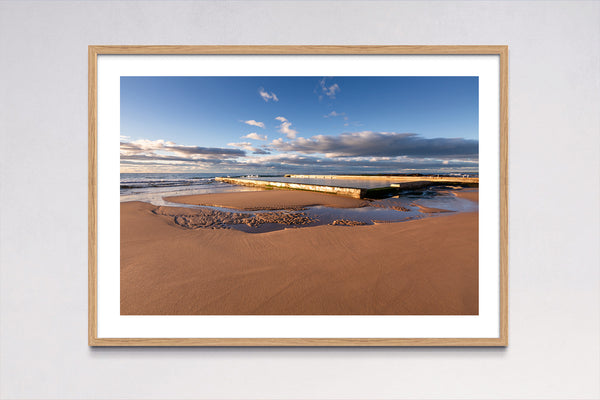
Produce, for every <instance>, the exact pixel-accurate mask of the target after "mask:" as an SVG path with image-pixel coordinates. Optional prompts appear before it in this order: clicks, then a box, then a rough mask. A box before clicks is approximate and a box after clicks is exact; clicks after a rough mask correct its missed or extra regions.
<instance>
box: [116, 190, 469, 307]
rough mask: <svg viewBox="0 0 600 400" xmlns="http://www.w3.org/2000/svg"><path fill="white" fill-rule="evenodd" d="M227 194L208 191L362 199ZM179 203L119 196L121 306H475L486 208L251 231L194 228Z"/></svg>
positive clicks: (249, 198)
mask: <svg viewBox="0 0 600 400" xmlns="http://www.w3.org/2000/svg"><path fill="white" fill-rule="evenodd" d="M256 193H266V194H268V195H273V194H275V193H292V194H294V195H295V194H300V195H301V196H297V197H295V196H290V195H283V197H285V199H283V197H282V198H280V199H277V200H276V201H275V200H272V199H271V200H268V199H270V197H269V196H266V197H260V196H258V195H256ZM227 195H231V196H225V194H222V195H221V194H219V195H205V196H213V197H214V198H218V200H219V201H218V202H216V201H215V202H214V203H215V205H216V204H218V205H222V206H225V205H226V206H228V207H233V206H234V205H237V206H241V207H240V208H242V207H243V208H245V207H250V208H252V207H262V206H265V205H273V206H278V207H279V206H281V204H284V203H283V201H284V200H285V201H286V202H285V204H287V205H290V206H293V207H301V206H306V205H309V204H310V205H313V204H314V203H317V204H322V203H319V202H320V201H323V200H321V196H326V197H327V198H328V199H327V203H328V205H334V204H335V205H336V206H338V207H340V206H344V204H346V206H349V205H347V204H349V203H347V201H348V200H351V201H352V202H360V201H361V200H356V199H347V198H343V197H340V196H333V195H321V194H319V193H310V192H299V191H265V192H241V193H231V194H229V193H228V194H227ZM223 196H224V197H223ZM315 196H318V197H319V198H317V197H315ZM185 197H195V196H185ZM259 197H260V198H259ZM329 197H333V198H334V199H331V198H329ZM214 198H213V199H212V200H211V201H213V200H214ZM223 199H225V200H227V202H226V203H225V202H224V200H223ZM185 200H187V201H191V200H189V199H185ZM196 200H197V199H196ZM259 200H260V201H259ZM171 201H172V199H171ZM265 202H266V203H265ZM329 203H331V204H329ZM192 204H194V203H192ZM161 209H162V211H161ZM174 209H175V211H173V210H174ZM177 209H178V208H177V207H175V208H169V210H166V211H165V208H164V207H156V206H153V205H151V204H148V203H141V202H128V203H122V204H121V314H123V315H352V314H354V315H473V314H477V313H478V242H477V241H478V225H477V219H478V213H459V214H451V215H441V216H438V217H434V218H425V219H422V220H414V221H408V222H400V223H385V224H375V225H366V226H344V225H341V226H333V225H322V226H315V227H302V228H292V229H285V230H279V231H272V232H267V233H260V234H254V233H245V232H241V231H238V230H234V229H208V228H210V226H209V227H204V226H201V227H198V226H193V227H192V228H193V229H190V227H186V226H182V225H179V224H177V223H176V222H175V219H176V218H177V211H176V210H177ZM189 210H190V209H187V210H186V211H185V213H187V214H189V212H190V211H189ZM198 212H200V211H198ZM207 220H210V217H207ZM213 228H214V226H213Z"/></svg>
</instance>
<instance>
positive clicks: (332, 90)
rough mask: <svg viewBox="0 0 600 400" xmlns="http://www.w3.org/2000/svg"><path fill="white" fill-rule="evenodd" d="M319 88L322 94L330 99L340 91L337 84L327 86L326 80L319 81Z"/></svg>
mask: <svg viewBox="0 0 600 400" xmlns="http://www.w3.org/2000/svg"><path fill="white" fill-rule="evenodd" d="M319 86H321V91H322V92H323V94H325V96H327V97H329V98H330V99H335V94H336V93H338V92H340V91H341V89H340V86H339V85H338V84H337V83H334V84H333V85H329V86H327V78H323V79H321V80H320V81H319Z"/></svg>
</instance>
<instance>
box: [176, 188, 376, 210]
mask: <svg viewBox="0 0 600 400" xmlns="http://www.w3.org/2000/svg"><path fill="white" fill-rule="evenodd" d="M165 200H167V201H170V202H173V203H182V204H194V205H202V206H216V207H227V208H235V209H238V210H280V209H288V210H289V209H298V208H304V207H310V206H319V205H320V206H326V207H336V208H353V207H364V206H366V205H368V204H369V203H368V202H367V201H365V200H359V199H354V198H351V197H343V196H337V195H334V194H326V193H317V192H304V191H300V190H261V191H256V192H247V193H244V194H243V195H241V196H240V195H239V193H213V194H202V195H193V196H176V197H166V198H165Z"/></svg>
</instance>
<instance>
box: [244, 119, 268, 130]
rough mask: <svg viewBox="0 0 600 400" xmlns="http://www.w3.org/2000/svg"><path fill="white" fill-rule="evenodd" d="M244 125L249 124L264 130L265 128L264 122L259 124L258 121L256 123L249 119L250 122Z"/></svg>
mask: <svg viewBox="0 0 600 400" xmlns="http://www.w3.org/2000/svg"><path fill="white" fill-rule="evenodd" d="M244 123H245V124H247V125H252V126H258V127H259V128H263V129H264V127H265V124H264V122H258V121H255V120H253V119H249V120H248V121H244Z"/></svg>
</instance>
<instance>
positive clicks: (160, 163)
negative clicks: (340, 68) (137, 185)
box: [121, 77, 478, 174]
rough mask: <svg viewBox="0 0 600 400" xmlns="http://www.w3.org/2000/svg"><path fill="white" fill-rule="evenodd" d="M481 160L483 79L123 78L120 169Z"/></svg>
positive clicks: (356, 168) (447, 168)
mask: <svg viewBox="0 0 600 400" xmlns="http://www.w3.org/2000/svg"><path fill="white" fill-rule="evenodd" d="M477 167H478V79H477V77H122V78H121V171H122V172H215V173H232V174H237V173H240V174H241V173H244V174H245V173H263V174H274V173H277V174H279V173H295V172H306V173H403V172H461V171H462V172H476V171H477Z"/></svg>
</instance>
